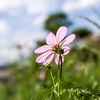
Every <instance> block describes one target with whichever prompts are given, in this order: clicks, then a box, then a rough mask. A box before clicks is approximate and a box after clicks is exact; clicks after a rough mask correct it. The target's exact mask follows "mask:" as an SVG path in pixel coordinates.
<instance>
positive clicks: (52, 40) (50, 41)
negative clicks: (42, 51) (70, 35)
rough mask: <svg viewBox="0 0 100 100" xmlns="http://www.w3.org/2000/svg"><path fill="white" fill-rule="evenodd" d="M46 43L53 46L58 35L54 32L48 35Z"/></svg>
mask: <svg viewBox="0 0 100 100" xmlns="http://www.w3.org/2000/svg"><path fill="white" fill-rule="evenodd" d="M46 43H47V44H48V45H51V46H53V45H56V37H55V35H54V34H53V33H52V32H50V33H49V34H48V35H47V37H46Z"/></svg>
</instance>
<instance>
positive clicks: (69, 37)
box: [61, 34, 76, 45]
mask: <svg viewBox="0 0 100 100" xmlns="http://www.w3.org/2000/svg"><path fill="white" fill-rule="evenodd" d="M75 37H76V35H75V34H71V35H69V36H68V37H66V38H65V39H64V40H63V41H62V43H61V44H63V45H68V44H69V43H71V42H72V41H73V40H74V39H75Z"/></svg>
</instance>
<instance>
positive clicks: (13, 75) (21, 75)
mask: <svg viewBox="0 0 100 100" xmlns="http://www.w3.org/2000/svg"><path fill="white" fill-rule="evenodd" d="M99 41H100V40H99V39H95V40H90V41H88V43H87V42H86V43H85V45H84V46H82V47H74V48H73V49H71V52H70V53H69V54H68V55H67V56H65V61H64V63H63V85H62V87H63V88H64V89H65V90H64V93H63V95H62V100H100V98H99V97H98V99H94V97H96V96H97V95H99V94H98V93H100V76H99V75H100V42H99ZM37 56H38V55H35V54H33V53H32V55H31V56H30V57H29V58H27V61H28V62H29V64H27V65H25V64H23V63H22V64H19V62H17V61H16V62H14V63H13V64H11V65H10V66H11V67H10V68H9V70H10V73H9V74H10V77H9V78H8V80H7V81H6V82H4V83H2V82H1V84H0V100H42V98H43V97H44V96H45V95H46V94H47V92H49V91H50V90H51V86H52V81H51V78H50V73H49V71H46V77H45V79H44V80H40V78H39V75H40V73H41V71H42V70H44V69H40V68H39V67H43V66H42V64H37V63H36V62H35V59H36V57H37ZM51 65H52V67H51V70H52V72H53V74H54V75H55V76H56V75H57V67H55V64H54V61H52V63H51ZM77 91H78V92H77ZM80 91H81V92H82V93H79V92H80ZM84 91H85V92H84ZM77 93H79V94H77ZM69 94H70V95H71V96H79V98H80V97H82V96H83V95H84V98H83V99H82V98H80V99H73V98H70V95H69ZM93 95H94V97H92V96H93ZM50 97H52V98H51V99H50ZM45 100H56V98H55V96H54V94H53V95H48V96H47V98H46V99H45Z"/></svg>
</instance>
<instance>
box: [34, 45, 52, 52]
mask: <svg viewBox="0 0 100 100" xmlns="http://www.w3.org/2000/svg"><path fill="white" fill-rule="evenodd" d="M50 49H52V48H51V47H50V46H49V45H43V46H41V47H39V48H37V49H36V50H35V51H34V53H37V54H38V53H43V52H45V51H47V50H50Z"/></svg>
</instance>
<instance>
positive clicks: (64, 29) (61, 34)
mask: <svg viewBox="0 0 100 100" xmlns="http://www.w3.org/2000/svg"><path fill="white" fill-rule="evenodd" d="M66 34H67V27H65V26H61V27H60V28H59V29H58V31H57V34H56V40H57V44H59V42H60V41H61V40H62V39H63V38H64V37H65V36H66Z"/></svg>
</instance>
